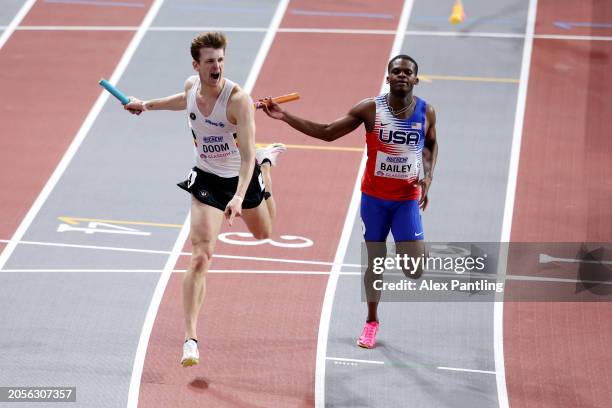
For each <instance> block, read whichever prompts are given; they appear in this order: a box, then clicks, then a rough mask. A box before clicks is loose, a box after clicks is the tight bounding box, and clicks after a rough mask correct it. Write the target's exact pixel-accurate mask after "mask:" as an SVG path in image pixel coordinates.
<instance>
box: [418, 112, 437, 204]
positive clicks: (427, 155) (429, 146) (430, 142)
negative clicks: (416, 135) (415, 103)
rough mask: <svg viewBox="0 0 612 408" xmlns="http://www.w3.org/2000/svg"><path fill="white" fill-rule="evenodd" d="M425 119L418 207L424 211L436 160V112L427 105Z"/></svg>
mask: <svg viewBox="0 0 612 408" xmlns="http://www.w3.org/2000/svg"><path fill="white" fill-rule="evenodd" d="M425 115H426V117H427V133H426V134H425V149H424V151H423V173H424V177H423V180H421V181H420V184H421V200H420V201H419V206H420V207H421V208H422V209H423V210H424V209H425V208H426V207H427V203H428V202H429V198H428V197H427V193H428V192H429V185H430V184H431V180H432V179H433V171H434V168H435V167H436V159H437V158H438V140H437V132H436V111H435V110H434V108H433V106H431V105H429V104H428V105H427V111H426V112H425Z"/></svg>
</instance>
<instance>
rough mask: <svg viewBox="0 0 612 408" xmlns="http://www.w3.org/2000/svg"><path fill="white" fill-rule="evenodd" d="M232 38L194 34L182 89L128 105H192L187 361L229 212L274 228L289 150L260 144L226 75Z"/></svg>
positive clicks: (261, 234) (249, 109)
mask: <svg viewBox="0 0 612 408" xmlns="http://www.w3.org/2000/svg"><path fill="white" fill-rule="evenodd" d="M226 45H227V40H226V38H225V36H224V35H223V34H222V33H215V32H209V33H205V34H203V35H200V36H198V37H196V38H195V39H194V40H193V41H192V43H191V56H192V57H193V61H192V64H193V68H194V70H195V71H196V72H197V75H194V76H191V77H189V78H188V79H187V81H186V82H185V90H184V92H181V93H178V94H176V95H171V96H167V97H165V98H159V99H151V100H148V101H142V100H140V99H137V98H130V103H128V104H127V105H125V109H126V110H128V111H130V112H131V113H133V114H140V113H142V112H143V111H149V110H185V109H187V114H188V121H189V126H190V128H191V134H192V136H193V142H194V144H195V154H196V166H195V167H194V168H193V170H192V171H191V173H190V174H189V177H188V179H187V180H185V181H184V182H182V183H179V187H181V188H182V189H184V190H187V191H188V192H189V193H191V195H192V198H191V231H190V235H191V243H192V246H193V253H192V256H191V263H190V265H189V269H188V270H187V273H186V274H185V277H184V280H183V308H184V312H185V343H184V344H183V357H182V359H181V364H182V365H183V367H189V366H192V365H194V364H197V363H198V362H199V352H198V347H197V342H198V341H197V333H196V325H197V319H198V314H199V312H200V309H201V307H202V303H203V300H204V294H205V292H206V273H207V271H208V269H209V266H210V261H211V258H212V256H213V250H214V247H215V243H216V240H217V235H218V234H219V230H220V228H221V224H222V221H223V216H224V214H225V216H226V217H227V218H228V220H229V225H230V226H231V225H232V222H233V220H234V217H237V216H242V218H243V219H244V221H245V223H246V225H247V227H248V229H249V231H251V233H252V234H253V236H254V237H255V238H256V239H265V238H268V237H269V236H270V233H271V231H272V225H273V223H274V219H275V217H276V205H275V202H274V198H273V197H272V195H271V188H272V179H271V176H270V167H271V166H272V165H274V164H276V158H277V156H278V155H279V154H280V153H282V152H283V151H284V150H285V147H284V145H282V144H280V143H276V144H272V145H269V146H267V147H266V148H264V149H257V151H256V150H255V118H254V113H255V109H254V107H253V101H252V100H251V98H250V97H249V95H248V94H247V93H246V92H244V91H243V90H242V89H240V87H239V86H238V85H236V84H235V83H234V82H232V81H230V80H229V79H227V78H224V77H223V64H224V57H225V47H226ZM256 161H257V163H256Z"/></svg>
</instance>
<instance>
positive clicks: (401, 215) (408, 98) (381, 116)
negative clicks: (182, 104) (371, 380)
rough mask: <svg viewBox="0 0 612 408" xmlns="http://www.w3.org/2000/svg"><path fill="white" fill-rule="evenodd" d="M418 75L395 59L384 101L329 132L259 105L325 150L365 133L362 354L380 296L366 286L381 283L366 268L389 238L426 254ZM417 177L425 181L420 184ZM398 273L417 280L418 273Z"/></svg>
mask: <svg viewBox="0 0 612 408" xmlns="http://www.w3.org/2000/svg"><path fill="white" fill-rule="evenodd" d="M418 69H419V68H418V64H417V62H416V61H415V60H414V59H413V58H411V57H409V56H408V55H398V56H396V57H394V58H393V59H391V61H389V65H388V67H387V74H388V75H387V83H388V84H389V88H390V91H389V93H387V94H384V95H380V96H377V97H375V98H370V99H365V100H363V101H361V102H359V103H358V104H357V105H355V106H354V107H353V108H352V109H351V110H350V111H349V112H348V114H347V115H346V116H344V117H342V118H339V119H337V120H335V121H334V122H332V123H330V124H321V123H315V122H311V121H309V120H306V119H303V118H300V117H298V116H295V115H292V114H290V113H289V112H287V111H286V110H284V109H283V108H281V107H280V106H279V105H278V104H276V103H274V102H272V101H271V99H267V100H266V103H267V107H266V113H267V114H268V116H270V117H272V118H274V119H279V120H282V121H284V122H286V123H288V124H289V125H290V126H291V127H293V128H295V129H297V130H299V131H300V132H302V133H305V134H306V135H309V136H312V137H314V138H317V139H320V140H325V141H327V142H331V141H334V140H336V139H338V138H340V137H342V136H345V135H347V134H348V133H350V132H352V131H353V130H355V129H356V128H357V127H359V125H361V124H362V123H363V124H364V125H365V129H366V144H367V162H366V169H365V172H364V174H363V178H362V183H361V191H362V195H361V220H362V222H363V228H364V232H363V235H364V239H365V241H366V247H367V250H368V258H369V262H370V263H369V266H368V269H367V271H366V273H365V276H364V284H365V288H366V295H367V300H368V317H367V319H366V324H365V326H364V328H363V331H362V333H361V336H360V337H359V340H358V345H359V346H361V347H364V348H372V347H374V344H375V343H376V333H377V332H378V328H379V322H378V314H377V310H378V302H379V300H380V291H378V290H373V285H374V282H375V281H379V280H380V279H381V276H380V275H375V274H374V273H373V271H372V260H373V259H374V258H376V257H384V256H385V254H386V248H385V245H384V242H385V241H386V239H387V236H388V235H389V232H391V233H392V234H393V238H394V240H395V242H396V247H397V249H396V251H397V253H398V254H400V255H403V254H407V255H409V256H413V257H419V256H421V255H423V254H424V252H425V246H424V242H423V239H424V231H423V225H422V223H421V215H420V213H419V208H421V209H423V210H425V208H426V207H427V203H428V198H427V193H428V191H429V186H430V184H431V180H432V176H433V170H434V167H435V164H436V157H437V154H438V144H437V141H436V113H435V111H434V108H433V106H431V105H430V104H428V103H426V102H425V101H424V100H423V99H420V98H418V97H416V96H414V95H413V94H412V91H413V87H414V86H415V85H417V84H418V83H419V79H418V78H417V74H418ZM421 169H423V175H424V177H423V178H422V179H419V176H420V171H421ZM404 273H405V274H406V275H407V276H409V277H411V278H415V279H417V278H419V277H420V275H421V273H422V270H416V271H404Z"/></svg>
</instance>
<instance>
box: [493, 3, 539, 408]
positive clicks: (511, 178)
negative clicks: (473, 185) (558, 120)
mask: <svg viewBox="0 0 612 408" xmlns="http://www.w3.org/2000/svg"><path fill="white" fill-rule="evenodd" d="M537 10H538V1H537V0H529V10H528V13H527V24H526V28H525V41H524V43H523V56H522V62H521V77H520V82H519V90H518V96H517V102H516V113H515V117H514V132H513V135H512V147H511V149H510V163H509V168H508V184H507V186H506V201H505V204H504V219H503V222H502V232H501V239H500V241H501V242H510V232H511V229H512V215H513V213H514V198H515V195H516V180H517V176H518V167H519V158H520V155H521V140H522V137H523V126H524V120H525V106H526V103H527V89H528V84H529V70H530V68H531V53H532V50H533V38H534V34H535V23H536V14H537ZM502 252H503V253H502ZM507 262H508V247H507V246H506V249H505V251H503V250H502V251H500V260H499V264H498V265H499V267H498V269H499V270H498V274H500V275H501V279H502V281H503V279H504V275H505V274H506V272H507ZM498 296H499V298H498V301H496V302H495V305H494V306H493V355H494V357H495V381H496V383H497V401H498V403H499V406H500V408H509V406H510V404H509V402H508V388H507V386H506V368H505V361H504V301H503V299H504V293H503V292H502V293H500V294H498Z"/></svg>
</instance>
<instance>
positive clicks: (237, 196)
mask: <svg viewBox="0 0 612 408" xmlns="http://www.w3.org/2000/svg"><path fill="white" fill-rule="evenodd" d="M233 198H237V199H239V200H240V202H243V201H244V198H242V197H240V196H239V195H238V194H234V197H233Z"/></svg>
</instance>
